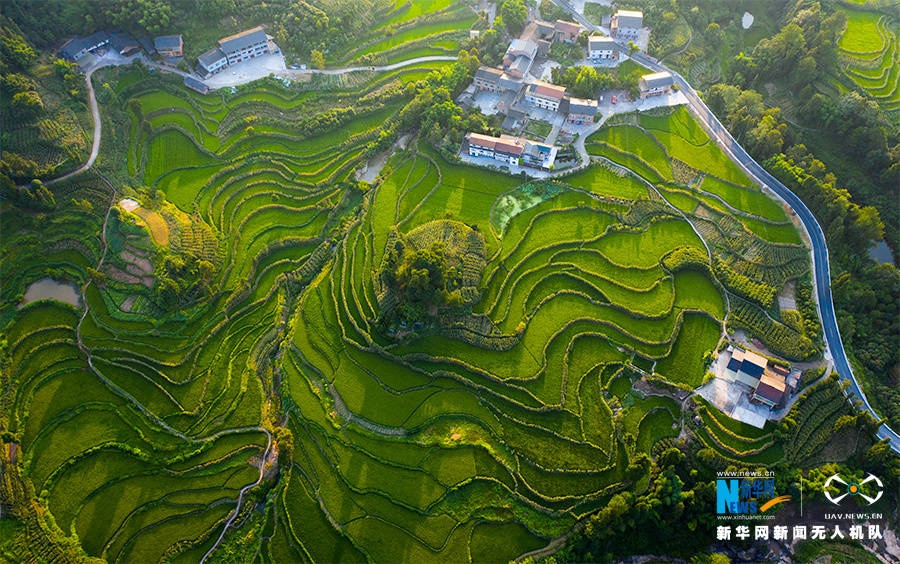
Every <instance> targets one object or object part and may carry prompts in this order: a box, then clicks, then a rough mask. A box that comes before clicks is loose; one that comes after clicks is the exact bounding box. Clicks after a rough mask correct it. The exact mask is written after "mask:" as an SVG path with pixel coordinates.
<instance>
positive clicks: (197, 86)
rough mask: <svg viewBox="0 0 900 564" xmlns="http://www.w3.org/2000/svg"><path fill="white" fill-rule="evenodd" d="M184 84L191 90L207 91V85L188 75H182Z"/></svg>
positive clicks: (203, 92)
mask: <svg viewBox="0 0 900 564" xmlns="http://www.w3.org/2000/svg"><path fill="white" fill-rule="evenodd" d="M184 85H185V86H187V87H188V88H190V89H191V90H196V91H197V92H199V93H201V94H206V93H208V92H209V86H207V85H206V84H204V83H202V82H200V81H199V80H197V79H196V78H193V77H190V76H186V77H184Z"/></svg>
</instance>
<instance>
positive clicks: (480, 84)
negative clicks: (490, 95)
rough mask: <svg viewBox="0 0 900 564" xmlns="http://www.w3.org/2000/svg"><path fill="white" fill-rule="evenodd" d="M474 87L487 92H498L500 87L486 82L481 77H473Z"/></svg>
mask: <svg viewBox="0 0 900 564" xmlns="http://www.w3.org/2000/svg"><path fill="white" fill-rule="evenodd" d="M475 88H478V89H480V90H487V91H488V92H494V93H497V94H499V93H500V91H501V90H500V87H499V86H498V85H497V84H496V83H493V82H488V81H486V80H484V79H481V78H476V79H475Z"/></svg>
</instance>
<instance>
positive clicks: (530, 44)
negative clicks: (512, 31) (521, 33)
mask: <svg viewBox="0 0 900 564" xmlns="http://www.w3.org/2000/svg"><path fill="white" fill-rule="evenodd" d="M537 48H538V47H537V43H535V42H534V41H529V40H527V39H513V40H512V41H510V42H509V47H507V49H506V54H507V55H513V54H516V55H519V54H521V55H525V56H527V57H528V58H529V59H533V58H534V56H535V55H536V54H537Z"/></svg>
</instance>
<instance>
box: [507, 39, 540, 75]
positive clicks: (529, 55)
mask: <svg viewBox="0 0 900 564" xmlns="http://www.w3.org/2000/svg"><path fill="white" fill-rule="evenodd" d="M537 51H538V45H537V43H535V42H534V41H530V40H528V39H513V40H512V41H510V43H509V47H507V49H506V53H505V54H504V55H503V70H505V71H506V73H507V74H509V75H510V76H512V77H513V78H524V76H525V74H526V73H527V72H528V71H529V70H530V69H531V65H532V63H534V58H535V56H537Z"/></svg>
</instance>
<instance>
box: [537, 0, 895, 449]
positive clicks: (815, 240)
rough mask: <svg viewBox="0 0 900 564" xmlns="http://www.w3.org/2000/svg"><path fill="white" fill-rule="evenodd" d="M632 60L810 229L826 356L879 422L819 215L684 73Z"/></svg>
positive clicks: (562, 1) (890, 434) (560, 2)
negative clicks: (859, 373) (674, 89)
mask: <svg viewBox="0 0 900 564" xmlns="http://www.w3.org/2000/svg"><path fill="white" fill-rule="evenodd" d="M553 2H554V3H555V4H556V5H557V6H560V7H561V8H563V9H565V10H567V11H568V12H569V13H570V14H572V16H573V17H574V18H575V19H576V20H577V21H578V22H579V23H581V25H583V26H584V27H585V28H587V29H588V30H591V31H597V32H604V33H606V32H607V31H608V30H606V29H605V28H601V27H600V26H597V25H594V23H592V22H591V21H589V20H588V19H587V18H585V17H584V16H583V15H582V14H580V13H578V11H576V10H575V9H574V7H573V6H572V5H571V4H569V3H568V2H567V1H566V0H553ZM619 48H620V49H621V50H622V51H623V52H625V53H627V52H628V46H626V45H621V44H619ZM632 59H634V60H635V61H636V62H638V63H640V64H641V65H643V66H645V67H647V68H649V69H651V70H654V71H657V72H661V71H666V72H670V73H672V76H673V77H674V78H675V84H677V85H678V88H679V89H680V90H681V92H682V93H684V95H685V97H686V98H687V100H688V106H689V108H690V110H691V112H693V114H694V115H695V116H696V117H697V118H698V119H699V120H700V121H701V123H702V124H703V125H704V126H705V129H706V130H707V131H708V132H709V133H711V134H712V135H713V137H714V138H715V139H716V141H717V143H718V144H719V146H720V147H721V148H722V150H723V151H725V153H726V154H727V155H728V156H729V157H730V158H731V159H732V160H733V161H735V162H736V163H737V164H738V165H740V166H741V168H743V169H744V171H745V172H746V173H747V174H749V175H750V177H751V178H754V179H755V180H756V181H757V182H759V183H760V184H762V185H764V186H766V187H768V188H769V189H770V190H772V191H773V192H775V194H777V195H778V197H779V198H780V199H781V200H783V201H784V202H785V203H786V204H788V205H789V206H790V207H791V208H792V209H793V210H794V212H795V213H796V214H797V216H798V217H799V218H800V221H801V222H802V223H803V228H804V229H805V230H806V233H807V235H808V237H809V240H810V243H811V244H812V261H813V276H814V278H815V287H816V295H817V298H818V299H817V300H816V301H817V304H818V308H819V317H820V318H821V319H822V327H823V329H824V331H825V343H826V347H827V350H826V355H827V354H829V353H830V354H831V357H832V359H833V361H834V366H835V368H836V369H837V371H838V373H839V374H840V375H841V378H842V379H844V380H845V381H847V382H848V384H849V386H848V388H847V389H848V391H849V394H850V395H851V396H855V398H856V399H858V400H859V401H860V403H861V405H862V408H863V409H865V410H866V411H868V412H869V413H870V414H871V415H872V417H874V418H875V419H876V420H879V419H880V418H879V417H878V414H877V413H875V410H874V409H872V405H871V404H870V403H869V400H868V399H867V398H866V394H865V392H863V390H862V387H860V385H859V382H857V380H856V377H855V376H854V375H853V369H852V368H851V366H850V362H849V360H848V359H847V353H846V352H845V351H844V344H843V342H842V341H841V334H840V330H839V329H838V323H837V316H836V315H835V312H834V302H833V301H832V298H831V274H830V272H829V265H828V245H827V243H826V241H825V233H824V232H823V231H822V227H821V226H820V225H819V222H818V221H816V218H815V216H814V215H813V214H812V212H811V211H809V208H807V207H806V204H804V203H803V201H802V200H801V199H800V198H798V197H797V195H796V194H794V193H793V192H791V190H790V189H789V188H788V187H787V186H785V185H784V184H782V183H781V182H780V181H779V180H778V179H777V178H775V177H774V176H772V175H771V174H769V173H768V171H766V169H764V168H763V167H762V166H760V165H759V163H757V162H756V161H754V160H753V158H751V157H750V155H748V154H747V151H745V150H744V148H743V147H741V146H740V144H739V143H738V142H737V141H735V139H734V137H732V136H731V133H729V131H728V129H726V128H725V126H723V125H722V123H721V122H720V121H719V120H718V118H716V116H715V114H713V112H712V111H711V110H710V109H709V108H708V107H707V106H706V104H705V103H704V102H703V100H701V99H700V96H699V95H698V94H697V92H696V91H695V90H694V89H693V88H692V87H691V85H690V84H688V82H687V81H686V80H685V79H684V78H683V77H682V76H681V75H680V74H678V73H677V72H675V71H673V70H672V69H670V68H668V67H666V66H665V65H663V64H661V63H659V62H657V61H656V60H654V59H651V58H650V57H648V56H647V55H645V54H643V53H641V52H635V53H634V55H632ZM876 435H877V436H878V438H879V439H888V440H889V441H890V444H891V448H892V449H893V450H894V451H895V452H900V435H898V434H897V433H896V432H895V431H894V430H893V429H891V428H890V427H889V426H888V425H887V424H886V423H882V425H881V426H879V427H878V431H877V433H876Z"/></svg>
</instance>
